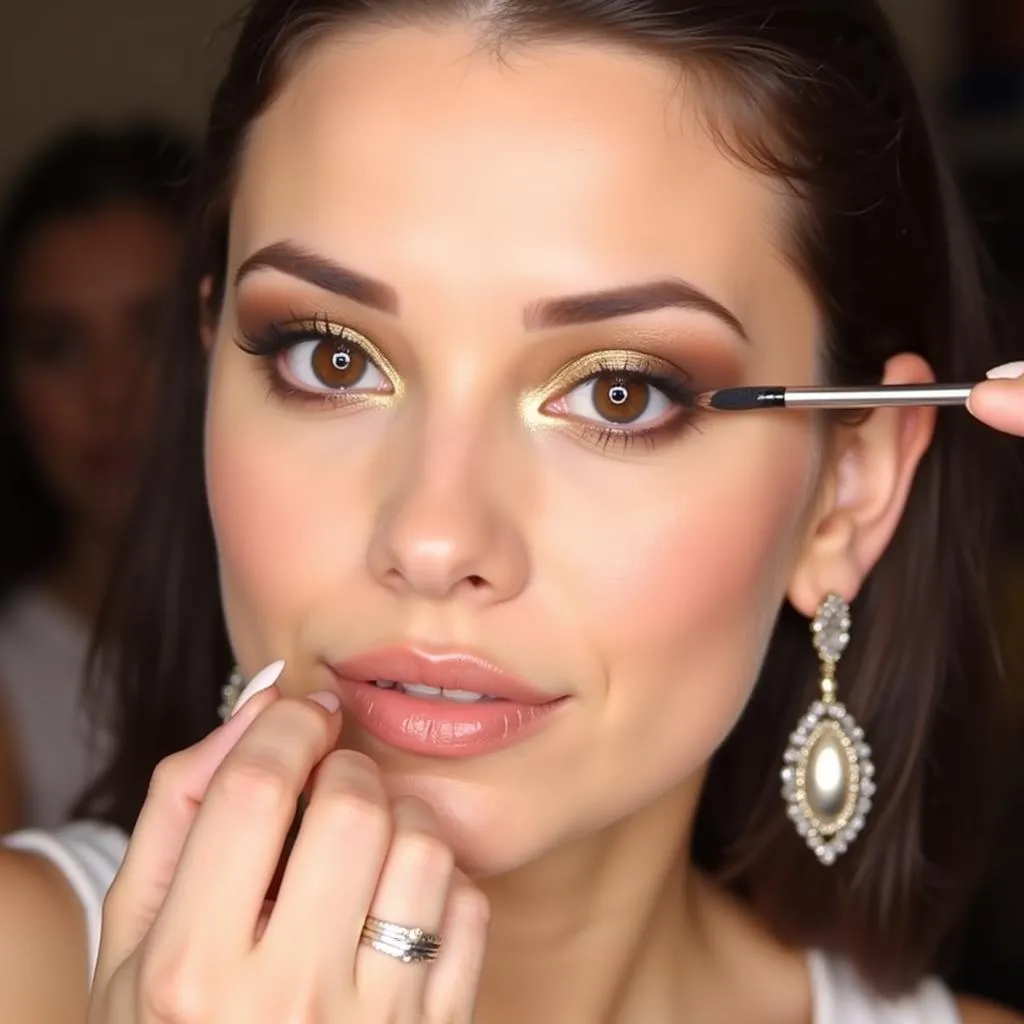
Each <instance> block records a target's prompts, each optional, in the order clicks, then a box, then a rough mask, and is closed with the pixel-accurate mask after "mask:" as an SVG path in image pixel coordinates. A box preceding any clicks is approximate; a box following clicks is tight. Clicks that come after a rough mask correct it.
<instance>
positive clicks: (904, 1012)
mask: <svg viewBox="0 0 1024 1024" xmlns="http://www.w3.org/2000/svg"><path fill="white" fill-rule="evenodd" d="M0 842H2V843H3V844H4V845H6V846H9V847H12V848H14V849H16V850H23V851H25V852H27V853H34V854H37V855H39V856H41V857H45V858H47V859H48V860H50V861H52V862H53V863H54V864H55V865H56V866H57V867H58V868H60V870H61V871H63V872H64V875H65V876H66V877H67V880H68V884H69V885H70V886H71V888H72V889H74V891H75V893H76V894H77V896H78V898H79V900H80V901H81V903H82V908H83V910H84V912H85V921H86V931H87V934H88V938H89V963H88V969H89V976H90V977H92V972H93V971H94V970H95V967H96V954H97V951H98V949H99V941H100V912H101V909H102V905H103V898H104V896H105V895H106V892H107V889H108V888H109V887H110V883H111V882H112V881H113V880H114V875H115V874H116V873H117V870H118V868H119V867H120V864H121V860H122V859H123V857H124V852H125V849H126V847H127V845H128V840H127V838H126V837H125V835H124V833H123V832H121V831H120V830H119V829H116V828H114V827H113V826H110V825H101V824H99V823H97V822H92V821H79V822H74V823H72V824H70V825H65V826H64V827H63V828H60V829H56V830H54V831H52V832H43V831H25V832H15V833H13V834H12V835H9V836H5V837H4V838H3V839H0ZM808 963H809V967H810V974H811V991H812V993H813V1000H814V1024H960V1016H959V1014H958V1012H957V1009H956V1004H955V1002H954V1001H953V997H952V996H951V995H950V993H949V991H948V990H947V989H946V988H945V986H943V985H942V984H941V983H940V982H938V981H934V980H929V981H925V982H924V983H923V984H922V985H921V986H920V987H919V988H918V989H917V991H916V992H914V993H912V994H911V995H909V996H906V997H905V998H903V999H900V1000H896V1001H892V1000H884V999H881V998H880V997H878V996H876V995H875V994H874V993H873V992H872V990H871V988H870V987H869V986H868V985H866V984H865V983H864V981H863V980H862V979H861V978H859V977H858V976H857V974H856V972H855V971H854V970H853V969H852V968H851V967H850V966H849V965H848V964H846V963H845V962H843V961H841V960H836V959H835V958H832V957H829V956H826V955H825V954H824V953H820V952H817V951H812V952H810V953H809V954H808Z"/></svg>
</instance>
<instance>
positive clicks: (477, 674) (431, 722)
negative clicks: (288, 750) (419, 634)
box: [331, 647, 565, 757]
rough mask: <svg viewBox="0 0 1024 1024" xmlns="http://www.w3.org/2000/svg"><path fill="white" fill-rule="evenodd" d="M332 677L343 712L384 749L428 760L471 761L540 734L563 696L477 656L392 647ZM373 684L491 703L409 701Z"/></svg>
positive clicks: (342, 666)
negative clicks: (461, 694) (460, 694)
mask: <svg viewBox="0 0 1024 1024" xmlns="http://www.w3.org/2000/svg"><path fill="white" fill-rule="evenodd" d="M331 670H332V672H333V673H334V676H335V678H336V679H337V681H338V684H339V690H340V693H341V696H342V700H343V701H344V704H345V707H346V709H347V710H348V711H349V712H350V713H351V714H352V716H353V717H354V718H355V719H356V721H357V722H358V723H359V724H360V725H361V726H362V727H363V728H364V729H365V730H366V731H367V732H369V733H371V734H372V735H373V736H375V737H376V738H377V739H379V740H381V741H382V742H383V743H386V744H387V745H388V746H391V747H394V748H396V749H399V750H404V751H407V752H408V753H413V754H419V755H423V756H427V757H470V756H475V755H480V754H485V753H490V752H492V751H495V750H499V749H502V748H504V747H507V746H511V745H512V744H514V743H517V742H520V741H521V740H523V739H526V738H527V737H528V736H530V735H532V734H533V733H535V732H536V731H537V730H538V729H539V728H541V727H542V726H543V725H544V724H545V723H546V722H547V721H548V720H549V719H550V717H551V714H552V712H554V711H555V710H556V709H558V708H559V707H561V706H562V704H563V703H565V702H564V699H563V696H564V695H561V694H559V695H551V694H545V693H542V692H540V691H539V690H537V689H535V688H533V687H530V686H528V685H527V684H525V683H523V682H522V681H521V680H518V679H515V678H514V677H512V676H510V675H508V674H507V673H505V672H503V671H502V670H501V669H499V668H498V667H497V666H495V665H492V664H491V663H490V662H488V661H486V660H485V659H483V658H480V657H477V656H476V655H472V654H467V653H464V652H457V651H448V652H430V653H428V652H424V651H419V650H414V649H412V648H409V647H392V648H387V649H385V650H381V651H375V652H371V653H369V654H364V655H359V656H357V657H355V658H350V659H349V660H347V661H344V662H342V663H340V664H337V665H332V666H331ZM376 680H388V681H389V682H395V683H402V684H405V685H417V684H418V685H421V686H432V687H438V688H440V689H444V690H468V691H469V692H471V693H479V694H483V695H484V696H485V697H488V698H492V699H490V700H482V701H477V702H475V703H456V702H455V701H452V700H446V699H445V698H443V697H441V696H440V695H439V696H438V697H436V698H433V697H419V696H411V695H409V694H406V693H402V692H401V690H398V689H382V688H380V687H377V686H375V685H373V684H374V682H375V681H376Z"/></svg>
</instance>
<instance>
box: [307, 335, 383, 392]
mask: <svg viewBox="0 0 1024 1024" xmlns="http://www.w3.org/2000/svg"><path fill="white" fill-rule="evenodd" d="M310 364H311V368H312V371H313V374H314V375H315V376H316V379H317V381H319V383H320V384H322V385H323V386H324V387H325V388H330V389H331V390H332V391H344V390H347V389H348V388H351V387H355V385H357V384H358V383H359V382H360V381H361V380H362V379H363V377H364V376H365V374H366V368H367V366H368V365H369V360H368V359H367V358H366V354H365V353H364V352H361V351H360V350H359V349H358V348H356V347H355V346H353V345H350V344H349V343H348V342H346V341H343V340H342V339H340V338H338V339H335V338H331V339H324V340H323V341H320V342H317V344H316V347H315V348H314V349H313V353H312V355H311V357H310Z"/></svg>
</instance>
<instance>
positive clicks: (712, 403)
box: [706, 388, 786, 412]
mask: <svg viewBox="0 0 1024 1024" xmlns="http://www.w3.org/2000/svg"><path fill="white" fill-rule="evenodd" d="M785 402H786V396H785V392H784V391H783V390H782V389H780V388H722V389H721V390H720V391H714V392H712V393H711V394H710V395H709V396H708V401H707V403H706V405H707V408H709V409H718V410H720V411H721V412H741V411H743V410H745V409H772V408H777V407H778V406H781V405H785Z"/></svg>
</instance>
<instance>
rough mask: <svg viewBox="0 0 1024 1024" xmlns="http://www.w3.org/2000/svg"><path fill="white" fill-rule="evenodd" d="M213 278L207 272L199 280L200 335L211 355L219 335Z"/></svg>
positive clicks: (207, 352)
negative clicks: (214, 307)
mask: <svg viewBox="0 0 1024 1024" xmlns="http://www.w3.org/2000/svg"><path fill="white" fill-rule="evenodd" d="M212 303H213V278H212V277H210V275H209V274H207V276H206V277H204V278H203V279H202V280H201V281H200V282H199V337H200V339H201V340H202V343H203V348H204V349H205V351H206V354H207V355H209V354H210V352H211V351H212V350H213V342H214V340H215V339H216V337H217V319H216V317H215V316H214V315H213V305H212Z"/></svg>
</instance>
